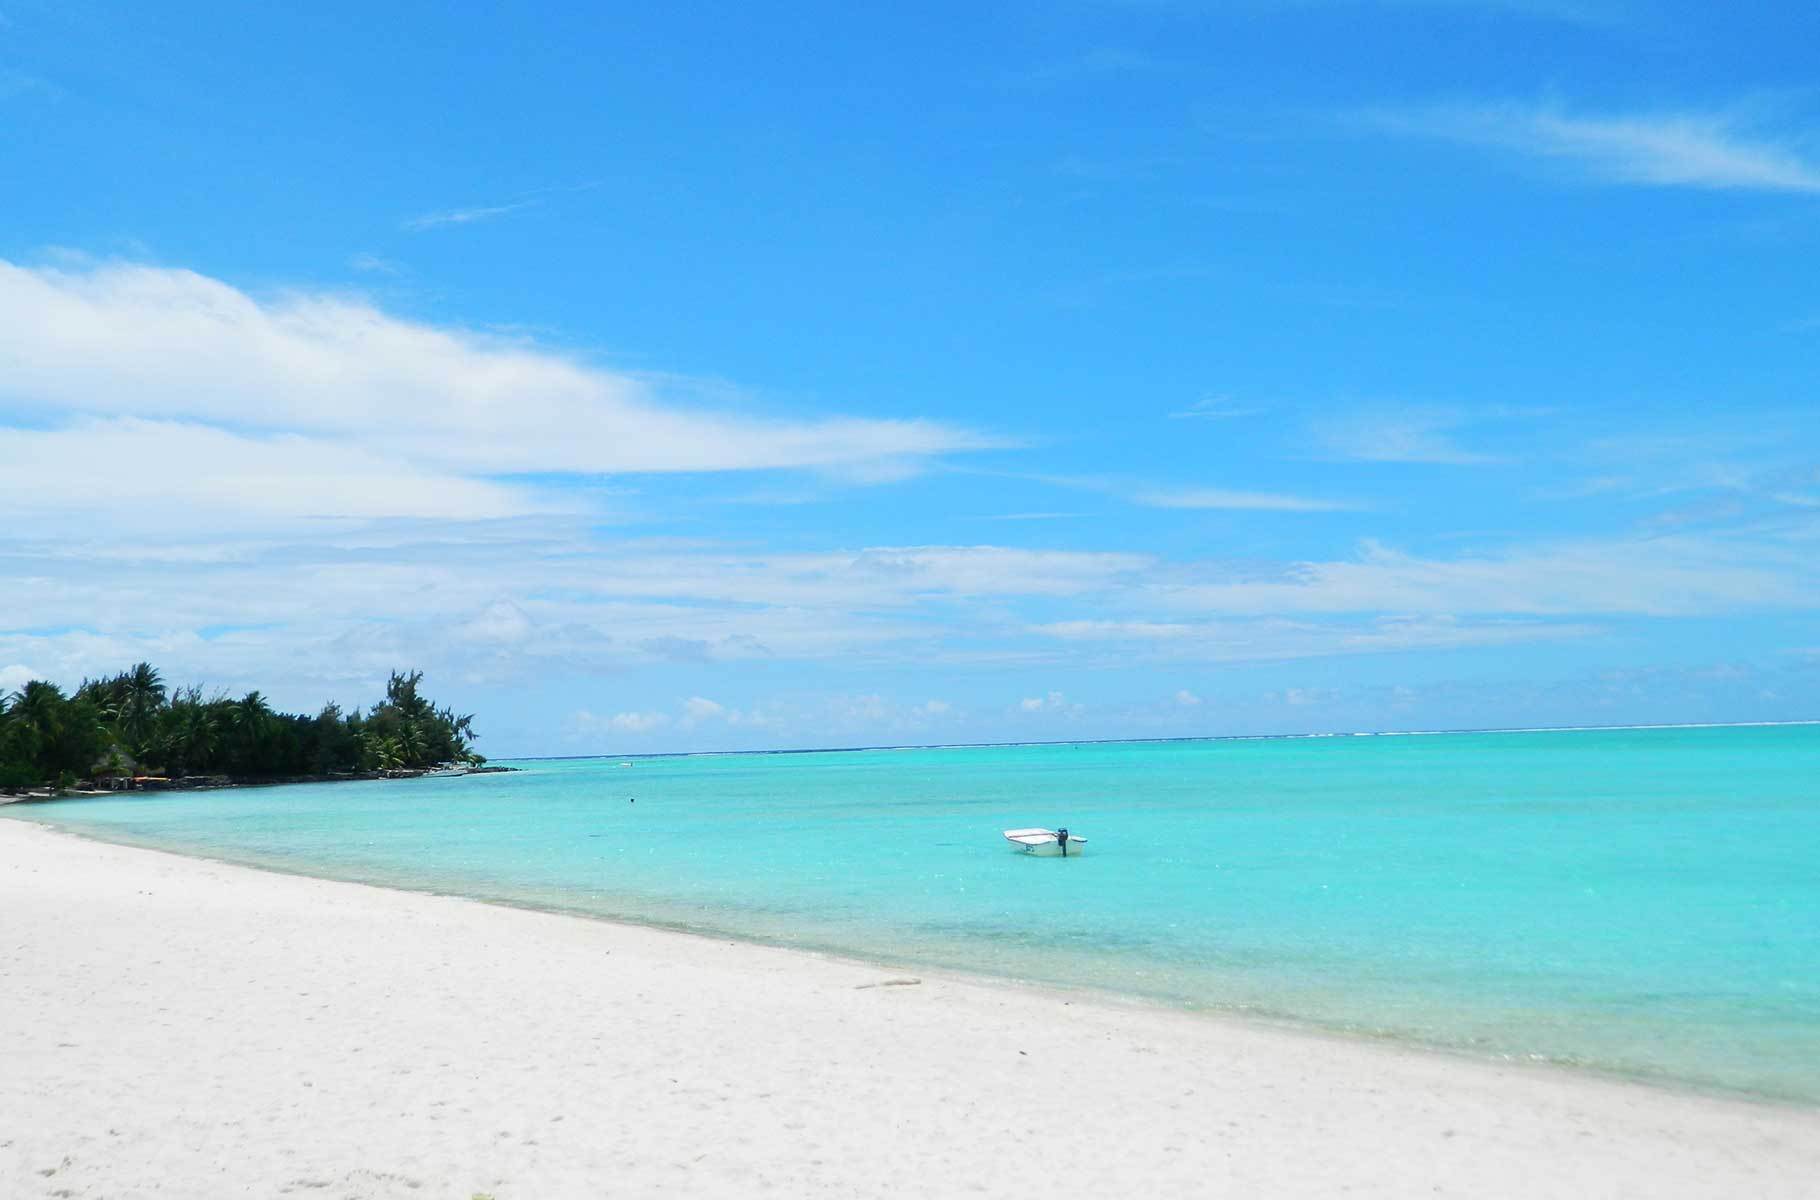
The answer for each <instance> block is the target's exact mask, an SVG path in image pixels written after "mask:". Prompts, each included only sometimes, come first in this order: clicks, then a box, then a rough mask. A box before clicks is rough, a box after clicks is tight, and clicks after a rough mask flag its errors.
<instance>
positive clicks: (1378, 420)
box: [1311, 408, 1498, 466]
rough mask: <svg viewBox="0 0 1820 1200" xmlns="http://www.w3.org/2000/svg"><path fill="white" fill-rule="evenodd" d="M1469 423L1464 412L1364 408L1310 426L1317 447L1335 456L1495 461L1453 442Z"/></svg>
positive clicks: (1465, 463)
mask: <svg viewBox="0 0 1820 1200" xmlns="http://www.w3.org/2000/svg"><path fill="white" fill-rule="evenodd" d="M1470 422H1471V418H1470V416H1469V415H1468V414H1467V413H1464V412H1461V411H1457V410H1453V409H1442V408H1367V409H1364V410H1361V411H1357V412H1352V413H1346V414H1341V415H1329V416H1321V417H1317V418H1315V419H1314V421H1313V422H1311V424H1312V429H1313V433H1314V435H1315V439H1316V441H1317V442H1318V443H1319V445H1320V447H1321V449H1322V450H1323V451H1324V452H1325V453H1326V454H1328V455H1331V456H1333V457H1336V458H1349V459H1356V460H1358V461H1360V462H1395V463H1438V464H1444V465H1453V466H1473V465H1478V464H1482V463H1490V462H1496V461H1498V460H1497V459H1496V458H1495V457H1494V456H1492V455H1489V454H1484V453H1481V452H1479V451H1476V450H1473V449H1471V448H1469V447H1467V446H1464V445H1461V444H1460V442H1459V441H1457V440H1456V438H1455V436H1454V435H1455V433H1456V431H1458V430H1460V429H1462V428H1464V427H1465V426H1467V425H1468V424H1469V423H1470Z"/></svg>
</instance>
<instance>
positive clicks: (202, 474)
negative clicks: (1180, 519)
mask: <svg viewBox="0 0 1820 1200" xmlns="http://www.w3.org/2000/svg"><path fill="white" fill-rule="evenodd" d="M0 362H4V363H5V364H6V370H5V371H4V372H0V405H3V406H4V407H5V409H6V411H7V412H8V413H10V414H13V423H14V424H15V425H16V426H17V427H16V428H14V429H12V430H9V431H7V436H6V439H5V440H6V442H7V443H8V446H7V448H6V450H5V453H6V454H7V457H8V460H9V461H8V464H7V465H8V467H9V468H10V469H6V470H0V505H4V506H6V507H7V508H8V509H9V510H10V509H11V508H12V507H13V506H14V505H30V506H31V508H32V510H33V511H34V512H36V513H38V514H40V515H44V514H48V513H50V512H53V511H56V510H58V509H59V508H60V507H61V508H62V509H64V510H67V511H68V512H70V513H71V514H74V515H82V514H92V513H93V512H94V511H95V508H96V501H95V500H94V499H93V498H92V496H85V495H83V493H84V492H89V491H92V489H81V488H67V487H60V488H54V489H48V490H47V489H44V488H43V487H42V478H41V477H42V476H43V475H44V474H45V473H47V472H49V473H53V474H54V473H56V472H59V471H60V472H63V473H64V474H65V475H66V476H69V475H81V476H91V475H92V474H93V473H94V472H96V471H103V472H106V473H107V475H108V476H109V477H110V479H111V480H113V481H115V482H117V483H118V485H119V486H120V487H121V488H123V489H125V493H126V494H125V496H124V497H123V498H124V499H125V500H126V501H127V504H125V505H118V504H117V505H115V506H114V507H115V508H116V509H117V510H120V511H127V510H128V509H129V507H130V509H131V510H133V511H137V512H138V513H140V514H141V515H142V516H144V517H145V518H146V519H148V520H150V519H152V518H154V517H156V516H161V515H162V516H166V517H168V516H169V515H170V514H173V513H181V514H182V515H183V516H184V517H185V518H186V520H189V521H192V522H198V521H207V520H213V519H216V518H217V517H219V516H220V515H221V514H223V513H227V512H234V513H235V514H236V517H237V520H238V522H239V523H244V522H245V521H246V520H247V519H248V517H249V514H248V512H247V509H248V508H249V507H250V508H251V509H252V510H253V514H252V515H258V516H261V517H263V518H268V519H269V518H276V517H290V518H314V517H319V516H325V515H326V516H356V517H374V516H380V515H393V516H424V515H431V514H436V515H447V516H453V517H458V518H467V517H481V516H502V515H511V514H522V513H526V512H536V511H543V510H546V509H548V508H549V507H551V506H552V505H554V504H561V505H563V506H566V507H568V508H570V509H571V510H574V509H577V508H581V509H586V508H587V507H588V502H587V500H586V499H585V498H584V497H581V496H579V495H578V493H576V492H575V491H574V490H573V489H569V490H566V491H561V492H555V491H554V489H545V493H546V494H544V495H543V496H542V497H541V498H534V497H533V495H532V488H531V486H530V485H528V484H518V485H506V484H502V483H500V482H497V480H496V479H495V478H492V477H497V476H500V475H507V474H510V475H515V476H520V477H524V476H536V475H539V474H546V473H552V472H557V473H570V474H575V473H579V474H583V475H599V474H609V473H632V472H676V471H732V470H764V469H776V468H813V469H819V470H825V471H844V472H846V473H847V474H848V475H849V477H854V478H857V477H863V476H865V475H866V474H867V472H869V471H870V472H874V473H883V474H886V475H889V474H891V473H894V472H896V473H901V471H902V470H903V469H904V467H905V464H906V463H914V462H915V461H917V460H918V459H921V458H925V457H928V456H931V455H940V454H946V453H949V452H953V451H958V450H965V449H972V448H981V447H985V446H988V445H993V444H998V443H995V442H994V441H993V439H990V438H987V437H985V436H983V435H980V434H976V433H972V432H969V431H965V430H960V429H955V428H951V427H948V426H945V425H939V424H935V423H931V422H926V421H918V420H875V419H855V418H840V417H834V418H826V419H821V420H809V421H803V420H766V419H763V418H760V417H753V416H747V415H743V414H741V415H736V414H731V413H727V412H717V411H710V410H706V409H702V408H699V407H685V406H683V405H681V404H679V403H676V402H674V401H672V400H671V399H670V398H669V396H668V394H667V393H666V391H665V389H664V387H663V386H662V385H660V384H659V383H657V382H653V381H650V380H647V379H644V378H640V377H635V376H632V375H628V374H624V373H618V372H613V371H609V370H605V369H602V368H599V367H595V366H592V365H589V364H587V363H584V362H583V361H581V360H580V359H578V358H575V357H573V356H568V355H564V354H559V353H555V352H552V351H549V350H544V349H540V348H537V347H535V346H532V345H529V344H526V343H523V342H510V341H506V340H503V339H500V338H495V337H488V336H484V335H481V334H477V333H473V332H469V331H465V330H460V329H454V328H447V327H439V326H435V325H430V324H425V323H422V322H415V321H409V320H404V319H401V318H398V317H394V316H391V315H388V314H386V313H384V312H382V311H381V310H379V309H377V308H376V307H374V306H373V305H371V304H370V303H368V302H367V301H365V300H362V299H359V298H357V297H350V296H343V295H332V294H320V293H318V294H307V293H293V294H288V295H283V296H279V297H276V298H270V299H261V298H257V297H254V296H252V295H249V294H247V293H246V292H243V291H240V290H238V289H236V288H234V287H232V286H230V285H228V284H226V283H223V282H221V281H219V280H214V279H210V278H208V277H206V276H202V275H198V274H195V273H194V272H190V271H182V270H173V269H167V268H161V267H149V266H141V265H133V264H118V263H114V264H90V265H87V266H81V267H76V268H71V269H53V268H26V267H21V266H17V265H14V264H11V263H5V262H0ZM28 423H29V424H28ZM224 496H233V497H235V498H237V499H239V500H242V501H244V504H224V503H222V501H223V498H224Z"/></svg>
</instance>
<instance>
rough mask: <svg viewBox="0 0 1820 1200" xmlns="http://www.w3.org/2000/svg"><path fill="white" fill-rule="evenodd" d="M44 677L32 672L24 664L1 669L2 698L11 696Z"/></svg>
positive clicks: (0, 691) (0, 693)
mask: <svg viewBox="0 0 1820 1200" xmlns="http://www.w3.org/2000/svg"><path fill="white" fill-rule="evenodd" d="M43 678H44V676H43V675H41V674H39V673H38V672H37V671H34V670H32V669H31V668H30V667H28V666H26V665H25V664H24V663H14V664H13V665H12V666H10V667H0V696H10V695H12V694H13V693H14V692H16V691H18V690H19V689H20V688H22V687H24V686H25V685H26V684H28V683H30V682H31V681H32V680H34V679H43Z"/></svg>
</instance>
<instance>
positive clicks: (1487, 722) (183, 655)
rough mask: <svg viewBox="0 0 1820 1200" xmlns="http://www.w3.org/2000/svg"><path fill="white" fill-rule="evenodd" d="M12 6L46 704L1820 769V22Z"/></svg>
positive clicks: (31, 645)
mask: <svg viewBox="0 0 1820 1200" xmlns="http://www.w3.org/2000/svg"><path fill="white" fill-rule="evenodd" d="M450 7H451V6H446V5H421V6H412V5H403V4H400V5H388V6H385V11H384V12H383V13H381V14H378V15H376V14H375V13H374V12H373V11H371V10H372V8H373V6H367V5H361V6H354V5H336V4H315V5H310V6H307V7H305V6H296V7H295V9H294V11H289V12H274V11H266V10H265V9H263V8H261V9H259V10H249V9H247V8H246V7H245V6H239V5H176V4H173V5H161V6H155V8H154V7H148V6H125V5H109V4H84V3H58V4H39V3H34V2H26V3H20V2H18V0H0V510H3V511H6V512H8V513H9V514H10V518H9V519H8V520H7V521H6V522H5V523H4V528H3V529H0V596H3V597H4V599H0V686H5V687H16V686H18V684H19V683H20V682H22V681H23V680H24V679H25V678H27V677H31V676H39V675H44V676H50V677H53V678H57V679H59V680H62V681H64V682H66V683H72V684H73V683H74V682H75V681H76V680H78V679H79V678H81V677H82V676H83V675H84V674H85V673H94V672H100V671H103V670H112V669H117V668H119V667H121V666H124V665H126V664H128V663H130V662H132V661H135V660H137V659H140V658H149V659H151V660H153V661H154V662H156V663H158V664H160V665H161V666H163V667H164V669H165V670H166V673H167V674H168V675H170V676H171V677H173V679H175V680H181V681H196V682H201V683H203V684H205V685H207V686H209V687H218V688H222V689H226V690H229V691H239V690H244V689H246V688H250V687H255V686H257V687H262V688H264V689H265V690H267V691H268V693H269V694H271V695H272V696H273V697H274V699H275V700H277V701H278V702H280V703H283V704H286V705H290V706H293V707H298V708H314V707H315V706H316V705H318V704H320V703H321V702H323V701H324V700H327V699H330V698H335V699H338V700H341V701H342V702H344V703H357V702H360V701H362V700H366V699H370V698H371V697H372V695H373V694H375V692H376V691H377V688H378V687H379V685H380V683H381V682H382V681H383V678H384V674H385V671H386V670H387V669H389V668H390V667H393V666H406V665H411V666H418V667H421V668H423V669H424V670H426V671H427V672H428V673H429V677H430V682H431V684H432V685H433V687H432V691H433V694H435V695H437V696H439V697H443V696H447V697H449V698H452V699H454V700H455V701H457V702H458V703H459V704H460V705H461V706H462V707H464V708H467V709H472V710H475V711H477V712H478V713H479V714H480V720H479V722H478V725H479V728H480V730H481V732H482V734H483V735H484V741H483V746H482V748H483V749H485V750H486V751H488V752H489V753H492V754H496V755H502V754H518V753H590V752H608V753H625V752H638V751H649V750H676V749H725V748H741V747H767V746H801V745H830V744H877V743H897V742H927V741H988V740H1004V739H1024V738H1073V737H1125V736H1188V735H1197V734H1226V733H1262V732H1293V731H1313V730H1330V729H1384V728H1389V729H1395V728H1443V727H1463V726H1500V725H1535V724H1557V723H1559V724H1580V723H1624V722H1632V721H1636V722H1650V721H1679V720H1688V721H1706V720H1783V719H1802V718H1812V717H1820V613H1817V612H1816V600H1815V597H1816V595H1820V592H1817V591H1816V584H1817V583H1820V568H1817V567H1816V565H1815V562H1816V559H1817V558H1820V555H1816V553H1815V551H1816V549H1817V548H1820V397H1816V395H1815V383H1816V368H1815V363H1816V361H1817V358H1820V278H1817V275H1816V271H1815V269H1814V267H1815V264H1816V262H1820V86H1817V85H1816V81H1815V77H1814V75H1813V69H1812V68H1813V60H1812V53H1811V51H1812V47H1813V45H1814V44H1816V41H1817V40H1820V18H1817V17H1816V16H1815V15H1814V13H1813V10H1812V9H1811V7H1810V6H1805V5H1793V4H1790V5H1780V6H1778V5H1760V6H1752V7H1751V8H1750V10H1749V12H1748V14H1746V13H1745V12H1743V11H1741V10H1733V9H1725V10H1721V9H1720V8H1719V7H1717V6H1709V5H1669V4H1644V3H1624V2H1619V0H1612V2H1609V3H1608V2H1602V0H1587V2H1584V3H1580V2H1576V0H1560V2H1552V0H1536V2H1533V3H1532V2H1527V0H1504V2H1501V3H1494V2H1475V0H1423V2H1417V0H1410V2H1403V3H1398V2H1394V0H1382V2H1376V3H1373V2H1368V0H1353V2H1347V0H1332V2H1322V0H1302V2H1287V0H1285V2H1271V0H1256V2H1250V3H1245V2H1240V3H1226V4H1194V3H1186V2H1184V3H1168V2H1166V0H1159V2H1157V3H1115V2H1106V3H1081V4H1067V3H1063V4H1029V5H1018V4H1007V5H999V6H979V5H968V6H947V5H925V6H918V7H916V8H915V9H913V10H910V9H906V10H904V11H900V12H884V11H861V10H857V9H855V7H854V6H848V5H830V6H811V5H796V6H788V7H781V6H779V7H768V6H756V5H682V6H662V7H663V11H661V12H647V11H642V10H638V9H634V8H632V7H630V6H624V7H617V8H615V7H609V6H577V7H576V8H575V9H574V10H573V11H552V6H545V5H525V6H516V7H515V6H505V5H502V6H489V8H488V9H487V10H486V11H485V12H481V11H479V10H469V9H467V8H466V7H465V6H463V7H462V11H460V12H458V13H452V12H450V11H449V9H450Z"/></svg>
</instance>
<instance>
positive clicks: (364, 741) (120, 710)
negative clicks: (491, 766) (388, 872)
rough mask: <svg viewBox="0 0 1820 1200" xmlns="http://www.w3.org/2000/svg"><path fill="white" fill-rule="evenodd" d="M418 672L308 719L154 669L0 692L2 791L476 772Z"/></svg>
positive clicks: (462, 738)
mask: <svg viewBox="0 0 1820 1200" xmlns="http://www.w3.org/2000/svg"><path fill="white" fill-rule="evenodd" d="M422 679H423V672H421V671H410V672H405V673H400V672H397V671H394V672H392V675H391V678H390V679H389V680H388V681H387V682H386V689H385V699H384V700H382V701H380V702H379V703H377V704H375V705H373V706H372V708H371V709H369V710H368V711H366V712H364V713H362V712H359V711H354V712H347V713H344V712H342V711H341V708H340V706H339V705H336V704H332V703H331V704H327V705H325V706H324V707H323V709H322V711H321V712H319V713H317V714H316V715H315V716H313V717H312V716H305V715H301V714H297V713H284V712H277V711H275V710H274V709H273V708H272V706H271V705H270V704H268V703H267V702H266V699H265V697H264V696H263V695H261V694H260V693H259V692H248V693H247V694H246V695H245V696H242V697H241V698H240V699H238V700H235V699H232V698H230V697H228V696H225V695H213V696H205V695H204V694H203V692H202V689H201V688H197V687H185V688H167V687H166V686H165V683H164V678H163V676H162V675H160V674H159V672H158V670H157V669H156V668H155V667H153V666H152V665H151V664H150V663H139V664H138V665H137V666H135V667H133V668H132V669H131V670H129V671H122V672H121V673H120V674H118V675H113V676H109V677H107V678H104V679H84V680H83V681H82V685H81V686H80V687H78V688H77V689H76V690H75V692H73V693H72V694H70V695H67V696H66V695H64V693H63V691H62V689H61V688H59V687H57V685H55V684H53V683H50V682H47V681H45V680H41V679H35V680H32V681H31V682H30V683H27V684H26V685H25V686H24V687H22V688H20V689H19V690H18V691H17V692H14V693H12V694H11V695H7V696H0V790H3V791H9V792H11V791H18V790H20V789H22V788H29V787H37V786H42V785H45V784H50V785H55V786H63V787H67V786H70V785H71V784H73V783H75V782H77V781H79V780H82V779H89V778H94V777H97V776H119V775H123V774H137V775H164V776H168V777H172V778H181V777H184V776H189V775H227V776H230V777H232V778H234V779H237V780H262V779H275V778H284V777H296V776H308V775H319V776H323V775H341V774H354V773H371V772H383V771H389V770H403V769H413V768H423V767H429V766H434V765H437V764H441V763H458V764H470V765H479V764H480V763H483V762H485V761H486V760H485V759H484V758H483V757H482V756H480V755H478V754H475V753H474V752H473V751H472V749H471V748H470V747H471V745H472V743H473V740H474V718H473V716H472V715H458V714H456V713H455V712H454V711H453V710H451V709H449V708H447V707H438V706H437V705H435V704H432V703H431V702H430V701H429V700H428V699H427V698H425V697H424V696H422V695H420V694H419V692H418V690H417V688H418V684H419V683H420V682H421V681H422Z"/></svg>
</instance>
